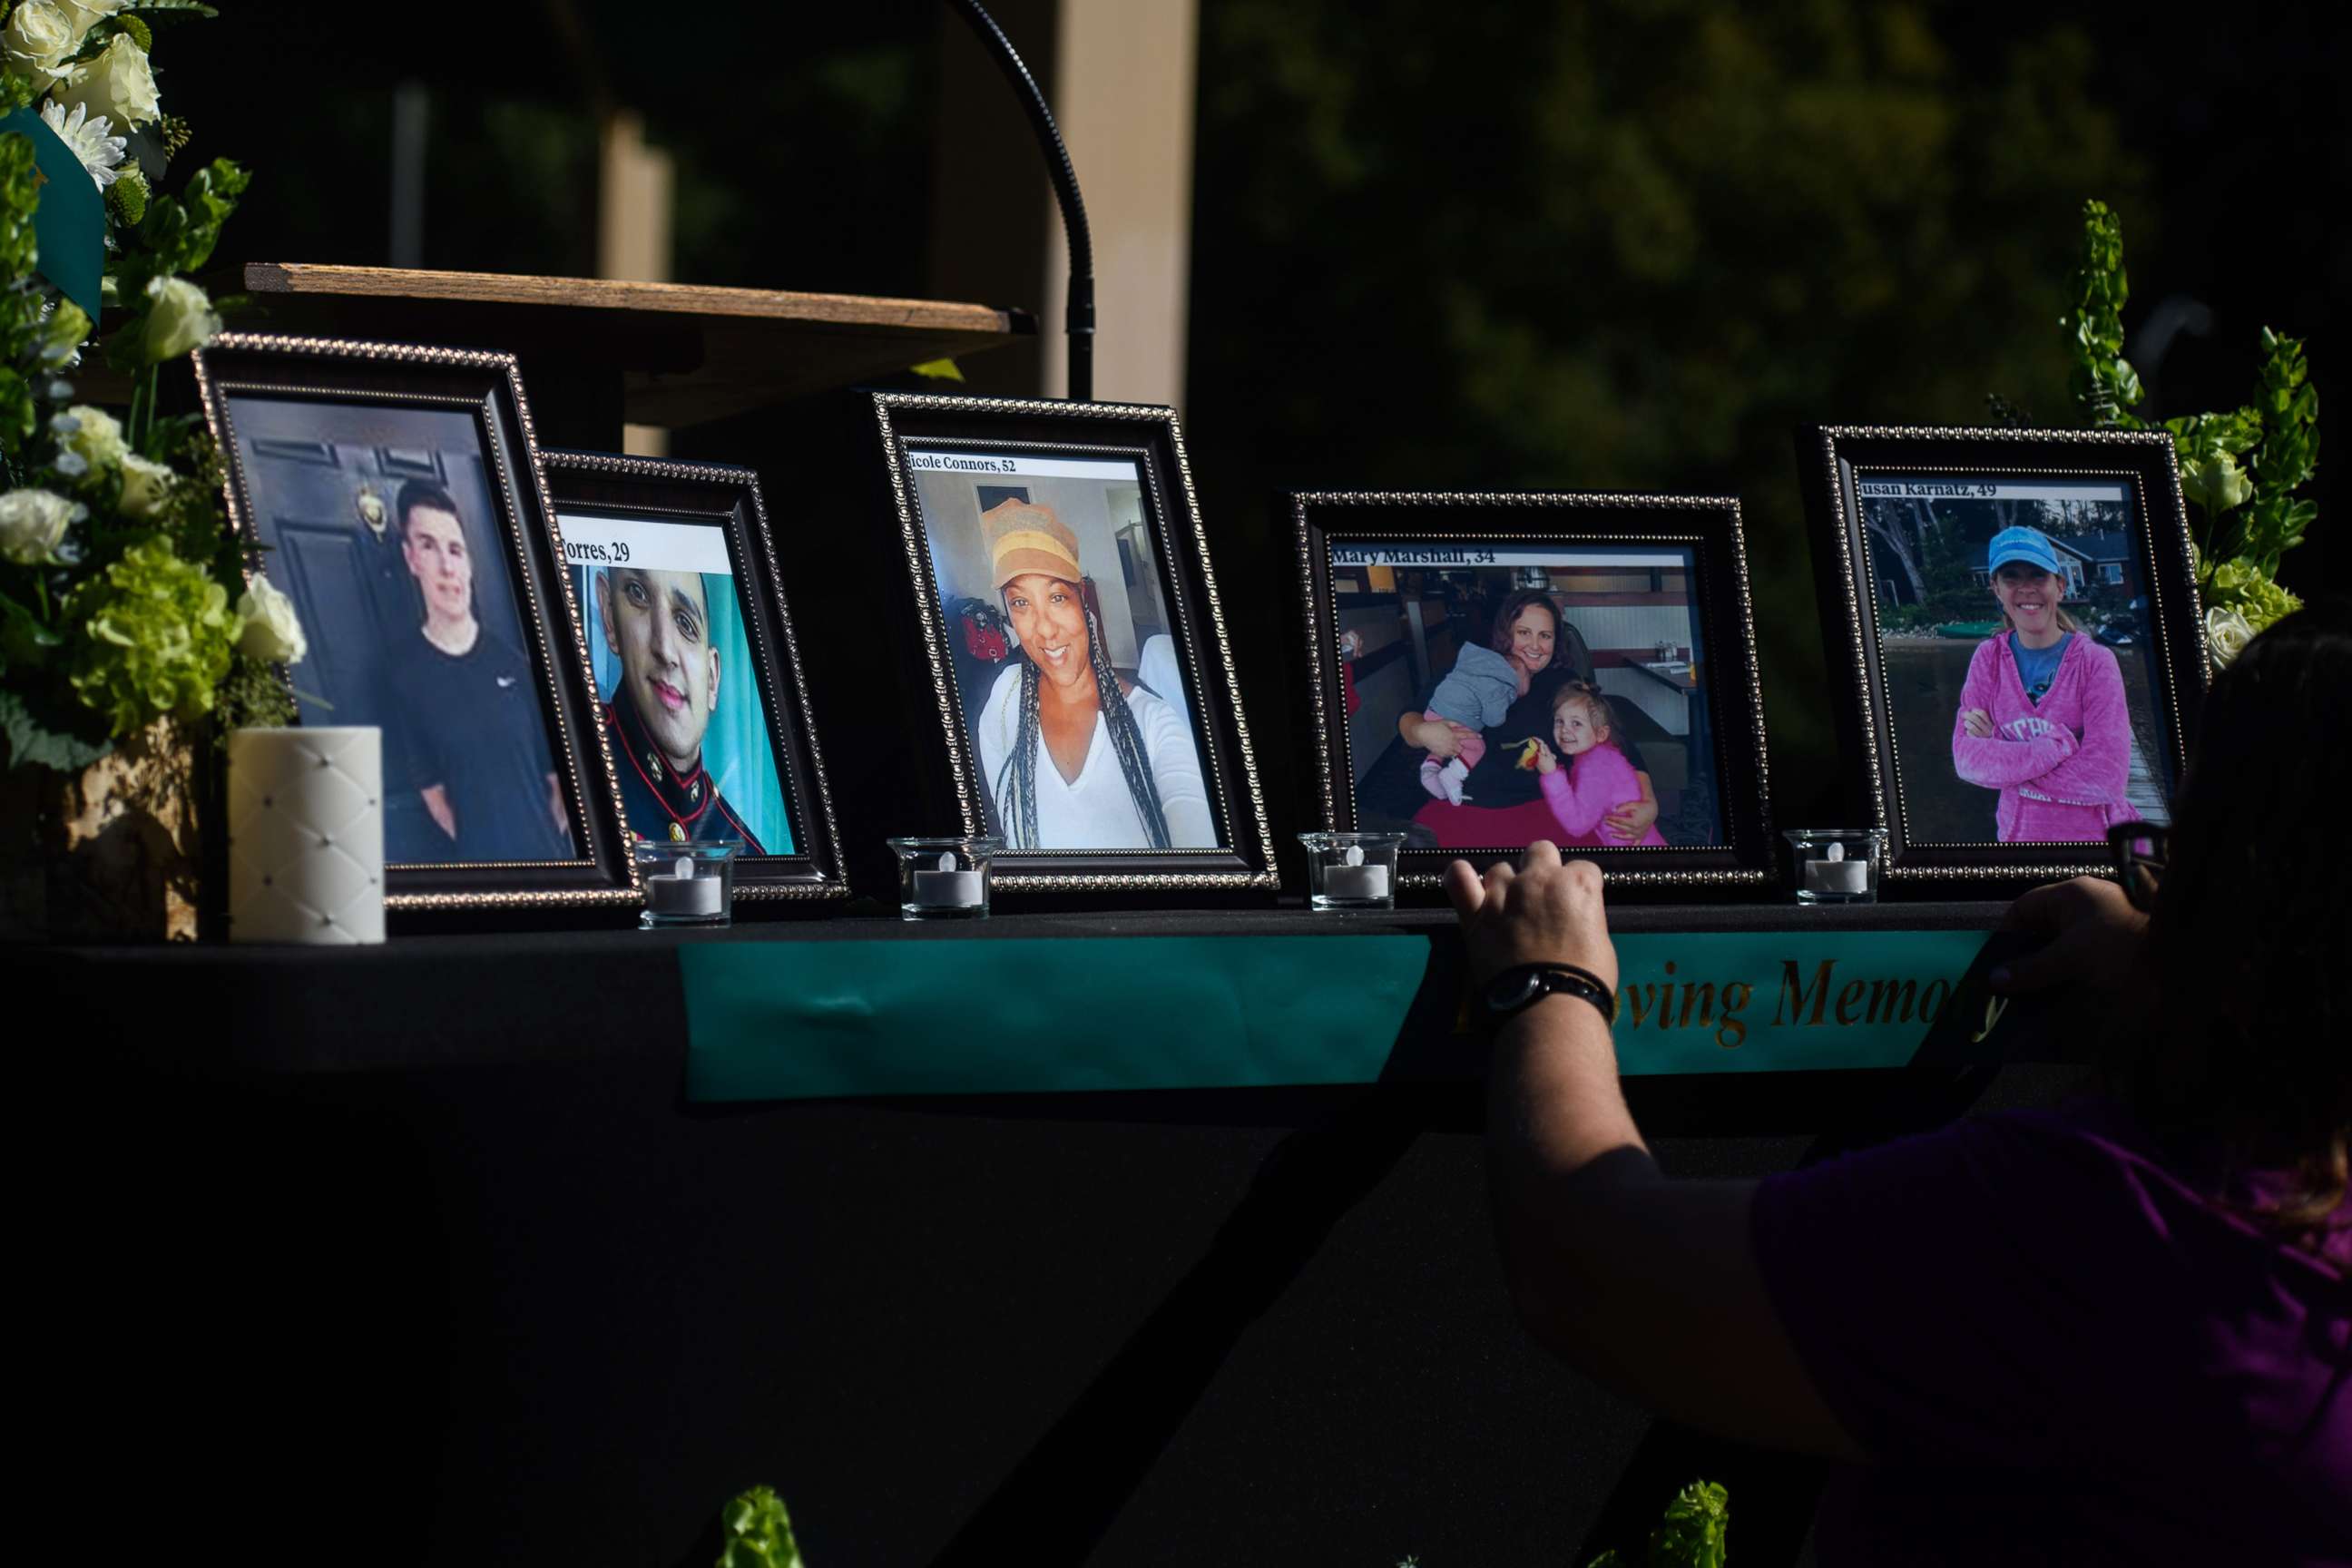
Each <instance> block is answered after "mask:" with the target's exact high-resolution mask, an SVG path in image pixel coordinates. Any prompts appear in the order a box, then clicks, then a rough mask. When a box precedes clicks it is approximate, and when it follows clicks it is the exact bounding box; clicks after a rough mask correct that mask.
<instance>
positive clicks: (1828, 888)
mask: <svg viewBox="0 0 2352 1568" xmlns="http://www.w3.org/2000/svg"><path fill="white" fill-rule="evenodd" d="M1869 890H1870V862H1869V861H1867V860H1849V859H1847V858H1845V846H1844V845H1843V844H1835V843H1833V844H1832V845H1831V846H1830V847H1829V849H1828V851H1827V853H1825V854H1824V855H1823V856H1822V858H1820V859H1817V860H1808V861H1806V862H1805V891H1807V892H1809V893H1865V892H1868V891H1869Z"/></svg>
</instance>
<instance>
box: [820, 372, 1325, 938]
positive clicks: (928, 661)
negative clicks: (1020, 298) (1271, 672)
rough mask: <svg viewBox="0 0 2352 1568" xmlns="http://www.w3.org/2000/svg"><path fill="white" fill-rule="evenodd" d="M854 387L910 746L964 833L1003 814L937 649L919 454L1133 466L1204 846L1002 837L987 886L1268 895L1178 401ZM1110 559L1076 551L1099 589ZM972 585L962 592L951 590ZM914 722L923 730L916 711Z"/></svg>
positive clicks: (1167, 897) (1260, 824) (959, 691)
mask: <svg viewBox="0 0 2352 1568" xmlns="http://www.w3.org/2000/svg"><path fill="white" fill-rule="evenodd" d="M865 396H866V398H867V399H870V410H871V415H872V419H873V426H872V427H873V429H874V431H875V434H876V436H877V439H878V441H879V445H880V455H881V459H882V468H883V472H884V477H885V480H886V483H887V490H886V494H887V498H888V505H889V508H890V511H891V521H892V522H893V523H895V526H896V528H897V531H898V542H899V545H900V553H901V555H902V556H903V564H904V568H905V574H906V575H905V583H906V586H907V589H908V594H909V595H910V596H911V600H912V608H913V610H914V621H915V626H916V628H917V629H916V633H915V635H916V636H918V637H919V639H920V643H921V650H920V657H919V659H918V660H917V661H916V662H915V665H914V666H913V668H918V669H919V670H920V671H921V673H922V676H923V677H924V678H926V683H927V685H928V688H929V696H930V698H931V699H932V700H931V703H930V704H929V707H930V709H931V713H930V714H929V716H928V717H929V718H930V719H931V720H932V721H935V723H936V730H935V731H934V733H935V734H936V736H937V738H938V740H939V742H942V744H940V745H938V746H936V747H934V746H930V745H928V744H927V745H926V746H925V747H924V748H922V749H923V751H924V752H925V753H926V754H927V755H935V756H936V757H937V758H939V759H940V763H943V765H939V764H934V765H931V766H929V767H928V768H927V769H926V771H927V772H928V773H929V774H930V775H931V777H932V780H933V785H934V788H933V795H934V798H938V799H943V800H944V801H945V802H946V803H947V805H948V809H949V810H950V812H951V813H952V816H953V819H954V820H955V822H956V823H957V824H958V825H959V830H960V831H961V832H963V833H967V834H982V833H993V832H996V831H997V830H998V828H999V826H1000V824H999V823H998V822H997V821H996V816H997V813H996V811H995V807H994V805H993V802H992V800H991V798H990V795H989V792H988V789H987V787H986V785H985V784H983V783H982V767H981V759H980V755H979V750H980V748H979V745H978V743H977V742H976V741H975V738H974V728H973V721H974V720H975V719H976V718H977V717H978V714H977V712H975V711H974V709H975V707H976V704H975V703H974V702H973V701H972V700H971V698H970V696H969V694H967V693H966V691H965V690H964V689H963V681H962V679H961V678H960V675H959V668H958V665H957V659H956V656H955V654H954V652H953V651H952V648H951V646H950V627H949V626H948V625H947V610H948V605H947V604H946V602H945V600H944V599H943V598H942V594H941V587H940V572H939V569H938V563H937V562H936V561H935V560H934V551H933V542H932V538H931V535H930V532H929V528H930V526H931V522H932V521H935V520H932V519H929V518H927V516H926V512H925V510H924V502H923V500H922V494H921V480H922V477H923V475H925V474H926V473H927V472H937V471H938V470H935V469H927V468H922V467H919V462H920V460H921V459H922V457H923V455H924V454H927V453H931V452H934V451H939V452H945V451H950V450H951V451H952V452H954V453H959V454H969V455H982V456H984V455H990V454H995V455H1001V456H1002V457H1003V458H1013V459H1018V458H1020V457H1022V456H1023V455H1029V456H1033V457H1035V458H1041V459H1048V460H1059V459H1068V460H1074V461H1077V462H1107V463H1113V464H1128V465H1131V466H1132V468H1133V470H1134V475H1135V480H1136V484H1137V487H1138V489H1139V498H1138V499H1139V508H1140V510H1139V527H1140V530H1141V533H1140V535H1139V537H1141V538H1143V539H1144V540H1145V542H1147V543H1148V546H1149V553H1150V555H1151V557H1152V560H1151V563H1150V576H1151V580H1152V582H1153V584H1155V585H1156V587H1157V592H1158V595H1159V598H1160V610H1161V611H1162V612H1163V613H1164V615H1165V616H1166V617H1167V618H1166V623H1165V626H1164V628H1163V630H1164V634H1165V635H1166V636H1167V637H1169V638H1170V639H1171V643H1172V646H1173V652H1174V657H1175V662H1176V665H1177V667H1178V668H1179V670H1180V673H1181V690H1182V692H1183V696H1184V702H1183V704H1182V710H1183V712H1184V715H1185V721H1186V723H1187V725H1188V726H1189V729H1190V731H1191V734H1192V739H1193V742H1194V745H1195V747H1196V750H1197V753H1198V755H1197V760H1198V763H1199V766H1200V773H1201V777H1202V783H1203V785H1204V788H1205V794H1206V796H1207V803H1208V810H1209V813H1210V816H1211V822H1212V826H1213V836H1214V838H1215V842H1214V844H1213V846H1210V847H1170V848H1150V847H1143V848H1129V847H1118V848H1066V849H1056V848H1050V847H1046V848H1023V847H1012V846H1008V847H1007V848H1006V849H1004V850H1003V851H1002V852H1000V853H999V855H998V856H997V858H996V862H995V870H994V873H993V882H994V886H995V887H996V889H999V890H1000V891H1003V892H1009V893H1012V894H1013V895H1015V896H1016V897H1019V896H1022V895H1028V894H1053V893H1069V894H1087V895H1099V894H1119V895H1123V896H1124V895H1131V894H1157V895H1162V898H1161V900H1160V901H1182V898H1183V895H1186V894H1236V895H1263V894H1270V893H1272V892H1273V891H1274V890H1275V889H1276V888H1277V887H1278V885H1279V879H1278V873H1277V872H1276V866H1275V857H1274V836H1273V831H1272V829H1271V828H1270V827H1269V826H1268V825H1267V820H1266V812H1265V795H1264V793H1263V790H1262V788H1261V786H1260V784H1259V781H1258V773H1257V766H1256V763H1255V759H1254V757H1253V755H1252V753H1251V750H1250V736H1249V726H1248V721H1247V720H1246V719H1245V718H1244V714H1243V712H1242V707H1241V701H1240V697H1239V693H1238V690H1237V683H1236V680H1235V678H1234V663H1233V655H1232V651H1231V645H1230V643H1229V641H1228V638H1227V636H1226V629H1225V621H1224V614H1223V607H1222V605H1221V604H1220V601H1219V598H1218V590H1217V579H1216V574H1215V572H1214V569H1213V567H1212V565H1211V563H1210V560H1209V551H1208V544H1207V541H1206V539H1205V538H1204V536H1203V534H1202V525H1201V516H1200V508H1199V504H1198V501H1197V500H1196V498H1195V496H1194V493H1193V489H1192V472H1191V468H1190V465H1189V462H1188V460H1187V458H1186V456H1185V450H1184V440H1183V434H1182V430H1181V426H1180V425H1179V423H1178V421H1177V417H1176V414H1175V411H1174V410H1173V409H1171V408H1164V407H1153V406H1149V405H1127V404H1099V403H1061V402H1044V401H1037V400H1032V399H1019V398H992V397H961V396H941V395H927V394H918V393H899V392H869V393H866V394H865ZM975 482H976V481H975ZM975 504H976V501H975ZM1122 559H1123V557H1122V555H1121V554H1120V553H1119V552H1116V551H1115V550H1114V551H1105V552H1103V558H1102V559H1101V560H1100V562H1099V563H1098V564H1097V563H1093V562H1087V563H1084V564H1086V565H1087V577H1088V578H1089V579H1090V580H1092V581H1093V582H1095V583H1096V584H1097V586H1099V585H1101V584H1104V583H1106V582H1108V583H1113V584H1116V583H1118V582H1119V581H1120V580H1121V577H1122ZM959 586H961V584H960V585H959ZM972 596H973V595H969V594H962V595H959V598H958V602H959V603H963V602H966V601H968V600H969V599H970V598H971V597H972ZM1106 615H1108V611H1106ZM1005 657H1006V658H1018V657H1019V656H1018V655H1017V654H1012V653H1008V654H1007V655H1006V656H1005ZM918 702H919V699H918ZM918 725H919V727H920V728H925V729H929V728H930V725H929V724H927V723H925V722H924V721H922V720H919V721H918ZM1147 901H1149V900H1147Z"/></svg>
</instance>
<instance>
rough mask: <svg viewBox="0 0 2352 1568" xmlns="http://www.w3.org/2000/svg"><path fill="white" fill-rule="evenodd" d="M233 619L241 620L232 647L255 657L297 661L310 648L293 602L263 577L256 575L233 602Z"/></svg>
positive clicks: (300, 659) (288, 662) (283, 661)
mask: <svg viewBox="0 0 2352 1568" xmlns="http://www.w3.org/2000/svg"><path fill="white" fill-rule="evenodd" d="M236 618H237V619H238V621H239V622H241V623H243V629H242V630H240V631H239V632H238V633H237V639H236V646H237V647H240V648H242V649H244V650H245V652H247V653H248V654H250V655H252V656H253V657H254V658H258V659H266V660H268V662H269V663H271V664H299V663H301V662H302V656H303V655H304V654H306V653H309V652H310V643H309V642H308V641H307V640H305V639H304V637H303V636H302V622H301V620H300V619H299V617H298V616H296V615H295V614H294V601H293V600H291V599H289V598H288V597H287V596H286V595H283V594H281V593H279V592H278V590H277V589H275V588H273V587H271V586H270V585H269V579H268V578H267V577H256V578H255V579H254V580H253V586H252V587H250V588H247V590H246V591H245V596H244V597H243V598H241V599H239V600H238V601H237V602H236Z"/></svg>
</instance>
